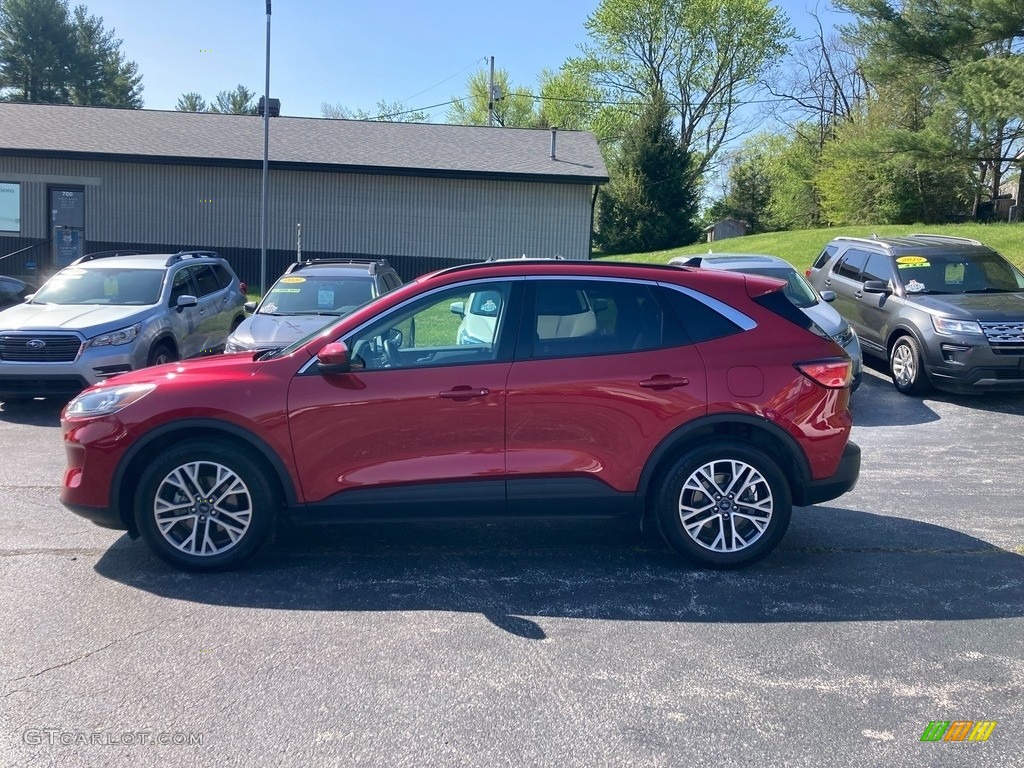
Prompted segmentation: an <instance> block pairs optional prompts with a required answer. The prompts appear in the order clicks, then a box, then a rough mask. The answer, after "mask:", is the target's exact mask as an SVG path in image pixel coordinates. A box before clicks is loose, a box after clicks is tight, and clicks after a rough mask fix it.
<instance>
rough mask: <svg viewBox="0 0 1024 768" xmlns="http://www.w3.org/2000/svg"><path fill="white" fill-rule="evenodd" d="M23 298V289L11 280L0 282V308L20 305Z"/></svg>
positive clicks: (19, 284)
mask: <svg viewBox="0 0 1024 768" xmlns="http://www.w3.org/2000/svg"><path fill="white" fill-rule="evenodd" d="M24 296H25V288H24V286H23V285H22V284H21V283H16V282H14V281H13V280H0V307H6V306H9V305H11V304H20V303H21V301H22V299H23V298H24Z"/></svg>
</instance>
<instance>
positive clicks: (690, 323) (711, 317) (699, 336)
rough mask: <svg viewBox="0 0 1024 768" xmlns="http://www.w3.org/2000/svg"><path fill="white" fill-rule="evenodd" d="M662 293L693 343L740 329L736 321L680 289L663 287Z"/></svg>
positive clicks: (709, 339)
mask: <svg viewBox="0 0 1024 768" xmlns="http://www.w3.org/2000/svg"><path fill="white" fill-rule="evenodd" d="M662 295H663V296H664V297H665V299H666V301H667V302H668V304H669V306H670V307H672V311H673V312H674V313H675V315H676V317H677V318H679V322H681V323H682V324H683V329H684V330H685V331H686V335H687V336H688V337H689V339H690V341H692V342H693V343H694V344H698V343H700V342H702V341H711V340H712V339H720V338H722V337H723V336H729V335H731V334H734V333H739V332H740V331H741V330H742V328H740V327H739V326H738V325H737V324H736V323H734V322H733V321H732V320H730V319H729V318H727V317H725V316H724V315H722V314H721V313H720V312H716V311H715V310H713V309H712V308H711V307H709V306H708V305H707V304H704V303H702V302H700V301H698V300H697V299H695V298H693V297H691V296H687V295H686V294H685V293H683V292H682V291H677V290H673V289H671V288H668V289H665V291H664V292H663V294H662Z"/></svg>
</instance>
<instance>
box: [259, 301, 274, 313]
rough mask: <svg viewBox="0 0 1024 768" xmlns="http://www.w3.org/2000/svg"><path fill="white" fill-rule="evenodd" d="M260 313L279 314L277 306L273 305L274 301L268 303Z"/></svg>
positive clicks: (261, 308)
mask: <svg viewBox="0 0 1024 768" xmlns="http://www.w3.org/2000/svg"><path fill="white" fill-rule="evenodd" d="M260 312H271V313H273V312H277V304H275V303H273V302H272V301H271V302H267V303H266V304H264V305H263V306H262V307H260Z"/></svg>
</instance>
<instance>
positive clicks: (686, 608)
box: [95, 507, 1024, 639]
mask: <svg viewBox="0 0 1024 768" xmlns="http://www.w3.org/2000/svg"><path fill="white" fill-rule="evenodd" d="M95 570H96V572H97V573H98V574H100V575H101V576H104V577H106V578H108V579H111V580H114V581H117V582H120V583H123V584H125V585H127V586H129V587H133V588H135V589H138V590H141V591H144V592H148V593H151V594H154V595H158V596H161V597H166V598H170V599H175V600H183V601H190V602H196V603H202V604H209V605H223V606H233V607H248V608H263V609H281V610H301V611H451V612H473V613H478V614H481V615H483V616H485V617H487V618H488V619H489V620H490V621H491V622H492V623H493V624H494V625H495V626H496V627H498V628H500V629H502V630H504V631H507V632H510V633H512V634H515V635H518V636H521V637H524V638H527V639H543V638H544V637H546V633H545V631H544V629H543V625H544V618H545V617H550V618H579V619H600V620H613V621H670V622H699V623H704V622H708V623H715V622H741V623H751V622H755V623H756V622H808V621H813V622H819V621H844V622H845V621H904V620H926V621H957V620H964V619H991V618H1004V617H1019V616H1024V557H1022V555H1021V553H1019V552H1011V551H1006V550H1003V549H1000V548H998V547H994V546H992V545H991V544H988V543H986V542H984V541H981V540H979V539H976V538H974V537H971V536H967V535H964V534H962V533H959V532H957V531H953V530H950V529H948V528H943V527H940V526H936V525H931V524H928V523H922V522H918V521H914V520H907V519H904V518H896V517H888V516H884V515H876V514H869V513H865V512H858V511H851V510H846V509H839V508H833V507H817V508H810V509H798V510H795V512H794V521H793V526H792V527H791V528H790V531H789V533H788V534H787V536H786V538H785V539H784V540H783V542H782V545H781V546H780V547H779V549H778V550H777V551H776V552H774V553H773V554H772V555H771V556H770V557H768V558H767V559H765V560H764V561H762V562H761V563H758V564H757V565H754V566H752V567H749V568H747V569H744V570H739V571H711V570H704V569H700V568H696V567H694V566H691V565H689V564H687V563H686V562H684V561H682V560H680V559H679V558H677V557H676V556H675V555H673V554H672V553H671V552H670V551H669V550H668V549H667V548H666V547H665V546H664V545H663V544H662V543H661V540H660V539H659V538H657V537H656V535H655V534H653V532H648V533H646V534H639V533H633V532H625V531H624V530H623V528H622V526H621V525H611V524H598V523H591V524H584V525H578V524H577V525H572V526H570V525H568V524H564V523H558V524H553V523H538V524H533V523H530V524H504V523H502V524H475V525H469V526H466V525H458V526H456V525H442V524H417V525H391V526H382V525H352V526H346V527H343V528H329V529H324V528H317V529H312V530H306V531H304V530H302V529H299V530H297V531H295V532H292V533H290V534H289V535H287V536H285V537H284V539H283V540H282V541H279V542H278V543H277V546H276V547H274V548H271V549H269V550H267V551H266V552H265V553H264V554H263V555H261V556H260V557H259V558H258V559H257V560H256V561H255V562H254V563H253V564H252V565H251V566H249V567H248V568H245V569H243V570H240V571H236V572H228V573H216V574H191V575H190V574H183V573H181V572H179V571H176V570H174V569H172V568H170V567H169V566H165V565H164V564H163V563H161V562H160V561H159V560H157V559H156V558H155V557H154V556H152V555H151V554H150V553H149V550H148V549H147V548H146V547H145V546H144V545H143V544H142V542H141V541H135V542H131V541H129V540H128V539H127V537H124V538H122V539H120V540H119V541H118V542H116V543H115V544H114V545H113V546H112V547H111V548H110V549H109V550H108V551H107V552H106V553H104V555H103V556H102V557H101V558H100V560H99V561H98V562H97V563H96V565H95Z"/></svg>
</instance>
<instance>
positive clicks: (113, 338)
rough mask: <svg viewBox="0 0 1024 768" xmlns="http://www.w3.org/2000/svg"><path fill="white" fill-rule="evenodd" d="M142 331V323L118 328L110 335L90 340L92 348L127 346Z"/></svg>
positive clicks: (104, 334)
mask: <svg viewBox="0 0 1024 768" xmlns="http://www.w3.org/2000/svg"><path fill="white" fill-rule="evenodd" d="M141 330H142V323H136V324H135V325H130V326H128V327H127V328H118V329H117V330H116V331H111V332H110V333H103V334H100V335H99V336H96V337H95V338H92V339H89V346H90V347H106V346H114V347H116V346H118V345H119V344H127V343H128V342H129V341H134V340H135V337H136V336H138V335H139V331H141Z"/></svg>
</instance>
